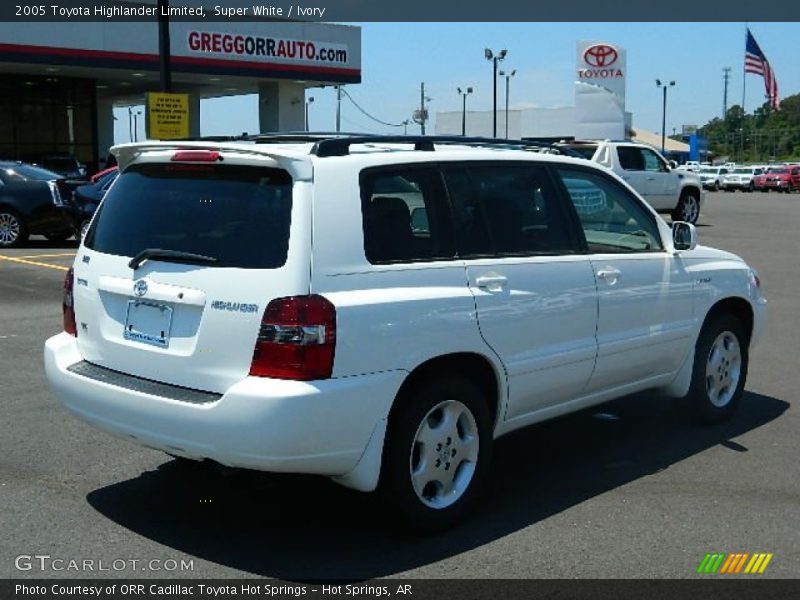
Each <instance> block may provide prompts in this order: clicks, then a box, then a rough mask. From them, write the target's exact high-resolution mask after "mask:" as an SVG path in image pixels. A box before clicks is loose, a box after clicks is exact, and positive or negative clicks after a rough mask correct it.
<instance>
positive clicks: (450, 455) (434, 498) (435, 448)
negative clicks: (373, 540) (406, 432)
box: [409, 400, 479, 509]
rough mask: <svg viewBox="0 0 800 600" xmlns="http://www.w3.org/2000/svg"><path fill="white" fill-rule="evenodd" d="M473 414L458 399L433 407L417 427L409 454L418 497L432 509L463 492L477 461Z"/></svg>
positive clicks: (454, 499) (443, 504) (455, 498)
mask: <svg viewBox="0 0 800 600" xmlns="http://www.w3.org/2000/svg"><path fill="white" fill-rule="evenodd" d="M478 451H479V435H478V426H477V424H476V422H475V417H474V416H473V414H472V412H471V411H470V409H469V408H467V406H466V405H464V404H463V403H462V402H459V401H458V400H444V401H443V402H440V403H439V404H437V405H436V406H434V407H433V408H432V409H431V410H430V411H429V412H428V414H427V415H425V417H424V418H423V419H422V422H421V423H420V424H419V427H418V428H417V433H416V434H415V435H414V442H413V444H412V446H411V454H410V456H409V468H410V470H411V482H412V485H413V487H414V491H415V492H416V494H417V497H418V498H419V499H420V501H422V503H423V504H425V505H426V506H429V507H431V508H436V509H441V508H446V507H448V506H450V505H452V504H454V503H455V502H456V501H458V499H459V498H461V496H463V495H464V492H466V490H467V488H468V487H469V485H470V482H471V481H472V478H473V475H474V474H475V467H476V465H477V462H478Z"/></svg>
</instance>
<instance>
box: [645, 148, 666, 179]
mask: <svg viewBox="0 0 800 600" xmlns="http://www.w3.org/2000/svg"><path fill="white" fill-rule="evenodd" d="M639 150H640V152H641V153H642V155H643V156H644V170H645V171H655V172H656V173H666V172H668V171H669V169H667V165H666V164H665V163H664V161H663V160H661V158H659V156H658V154H656V153H655V152H653V151H652V150H650V149H648V148H640V149H639Z"/></svg>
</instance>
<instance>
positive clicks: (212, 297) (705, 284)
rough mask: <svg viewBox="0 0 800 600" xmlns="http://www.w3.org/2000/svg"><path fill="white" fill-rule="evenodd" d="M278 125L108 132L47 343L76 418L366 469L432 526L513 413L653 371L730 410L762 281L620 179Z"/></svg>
mask: <svg viewBox="0 0 800 600" xmlns="http://www.w3.org/2000/svg"><path fill="white" fill-rule="evenodd" d="M281 140H282V138H280V137H256V138H254V139H249V140H241V141H230V142H225V141H216V142H212V141H207V142H202V141H200V142H178V143H170V142H161V143H157V142H148V143H141V144H132V145H124V146H118V147H116V148H115V149H114V153H115V154H116V155H117V157H118V162H119V165H120V168H121V175H120V176H119V179H118V180H117V181H116V183H115V184H114V185H113V186H112V188H111V189H110V191H109V192H108V194H107V195H106V197H105V199H104V200H103V203H102V205H101V206H100V208H99V210H98V212H97V214H96V215H95V217H94V220H93V222H92V224H91V226H90V228H89V231H88V233H87V235H86V237H85V239H84V240H83V243H82V244H81V246H80V249H79V251H78V255H77V257H76V260H75V264H74V267H73V269H74V270H71V271H70V272H69V274H68V275H67V279H66V282H65V288H64V328H65V331H64V332H63V333H61V334H59V335H56V336H55V337H52V338H51V339H49V340H48V341H47V343H46V346H45V366H46V372H47V377H48V379H49V381H50V384H51V386H52V389H53V391H54V393H55V395H56V396H57V397H58V399H59V400H60V401H61V402H62V403H63V404H64V406H65V407H66V408H67V409H69V410H70V411H71V412H72V413H74V414H75V415H77V416H78V417H80V418H81V419H84V420H85V421H87V422H89V423H91V424H92V425H94V426H96V427H98V428H100V429H103V430H105V431H108V432H111V433H114V434H117V435H119V436H121V437H123V438H125V439H127V440H130V441H133V442H136V443H138V444H141V445H143V446H147V447H150V448H156V449H159V450H163V451H164V452H166V453H168V454H170V455H173V456H176V457H183V458H189V459H197V460H201V459H211V460H213V461H216V462H218V463H221V464H223V465H228V466H235V467H245V468H252V469H260V470H265V471H282V472H292V473H315V474H320V475H326V476H329V477H331V478H333V479H334V480H335V481H337V482H339V483H341V484H343V485H345V486H348V487H351V488H355V489H357V490H362V491H372V490H375V489H376V488H380V489H382V490H383V491H384V492H386V493H387V496H388V498H390V499H391V501H392V502H393V503H394V505H395V506H396V507H397V509H398V511H399V514H401V515H402V516H404V517H405V518H406V519H408V521H409V522H410V523H411V524H412V525H413V526H415V527H417V528H421V529H434V528H439V527H444V526H447V525H449V524H451V523H453V522H454V521H455V520H457V519H458V518H460V517H461V516H462V515H463V513H464V512H465V511H466V510H467V509H468V508H469V507H470V506H471V505H472V504H473V502H474V500H475V499H476V497H477V495H478V494H479V492H480V491H481V489H482V488H483V487H484V485H485V483H486V480H487V472H488V469H489V466H490V456H491V449H492V442H493V439H495V438H497V437H499V436H501V435H504V434H506V433H508V432H510V431H513V430H515V429H518V428H520V427H523V426H526V425H530V424H532V423H537V422H540V421H543V420H546V419H550V418H553V417H556V416H558V415H562V414H565V413H569V412H572V411H576V410H579V409H582V408H585V407H588V406H591V405H595V404H598V403H601V402H605V401H607V400H610V399H612V398H616V397H619V396H623V395H626V394H630V393H633V392H637V391H641V390H648V389H653V390H656V389H657V390H659V392H660V393H664V394H668V395H670V396H673V397H676V398H680V399H681V403H682V406H684V408H685V409H686V410H687V411H688V412H689V413H690V414H692V415H694V416H695V417H697V418H698V419H699V420H702V421H705V422H717V421H721V420H723V419H727V418H729V417H730V416H731V415H732V414H733V412H734V410H735V409H736V406H737V404H738V403H739V400H740V397H741V394H742V389H743V387H744V384H745V377H746V374H747V365H748V351H749V348H750V346H751V345H752V344H753V343H754V342H755V341H756V340H757V339H758V337H759V336H760V335H761V332H762V331H763V330H764V324H765V318H766V301H765V300H764V298H763V297H762V295H761V293H760V289H759V286H760V284H759V280H758V277H757V276H756V274H755V273H754V272H753V270H752V269H750V268H749V267H748V266H747V265H746V264H745V263H744V262H743V261H742V259H740V258H739V257H737V256H734V255H732V254H729V253H727V252H723V251H720V250H714V249H711V248H705V247H701V246H696V243H695V240H696V237H695V229H694V227H693V226H692V225H690V224H688V223H681V222H679V223H675V224H674V225H673V228H672V229H670V227H669V226H667V225H666V224H665V223H664V221H663V220H662V219H661V218H660V217H659V216H658V214H657V213H656V212H655V211H654V210H653V209H652V208H650V207H649V206H648V205H647V204H646V203H645V202H644V201H643V200H642V199H641V198H640V197H639V196H638V195H637V194H636V193H635V192H634V191H633V189H632V188H631V187H630V186H629V185H627V184H626V183H625V182H624V181H622V180H621V179H620V178H618V177H617V176H615V175H614V174H613V173H610V172H609V171H607V170H606V169H603V168H602V167H600V166H598V165H595V164H593V163H590V162H587V161H585V160H581V159H574V158H569V157H564V156H555V155H546V154H541V153H534V152H528V151H523V150H522V149H510V148H508V147H507V146H505V147H491V144H490V143H489V142H488V141H486V142H485V143H481V142H475V141H473V142H470V141H468V140H466V141H458V140H457V139H456V140H453V139H452V138H441V139H439V138H418V139H415V138H394V137H387V138H381V137H363V138H355V137H354V138H331V139H320V140H317V141H315V140H314V139H311V141H303V139H302V138H300V139H299V140H297V141H294V142H292V143H289V142H285V141H281ZM276 142H280V143H276ZM695 246H696V247H695Z"/></svg>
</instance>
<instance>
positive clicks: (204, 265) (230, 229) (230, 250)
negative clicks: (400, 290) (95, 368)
mask: <svg viewBox="0 0 800 600" xmlns="http://www.w3.org/2000/svg"><path fill="white" fill-rule="evenodd" d="M186 154H187V153H184V154H183V155H181V156H184V157H185V156H186ZM188 154H189V155H191V156H190V157H189V158H188V159H186V160H183V159H181V160H177V161H176V160H175V158H180V157H181V156H179V155H176V154H175V153H174V152H171V153H169V154H167V153H164V152H161V153H159V154H158V156H156V157H153V156H151V157H150V158H149V159H148V160H147V161H144V162H143V161H142V160H141V159H140V160H139V161H138V162H136V163H134V164H132V165H130V166H129V167H128V168H127V169H126V170H125V171H124V172H123V173H122V174H121V175H120V176H119V179H118V180H117V182H116V183H115V184H114V185H113V186H112V188H111V190H110V191H109V192H108V194H107V195H106V197H105V199H104V200H103V203H102V204H101V206H100V208H99V209H98V212H97V216H96V217H95V219H94V221H93V223H92V227H91V229H90V230H89V232H88V234H87V236H86V239H85V240H84V245H83V246H82V247H81V249H80V252H79V253H78V257H77V259H76V263H75V286H74V298H75V300H74V301H75V314H76V320H77V329H78V347H79V350H80V352H81V354H82V355H83V357H84V358H85V359H86V360H87V361H89V362H91V363H94V364H97V365H100V366H103V367H107V368H109V369H113V370H115V371H120V372H123V373H129V374H132V375H136V376H139V377H143V378H146V379H150V380H154V381H160V382H165V383H171V384H174V385H179V386H183V387H189V388H194V389H200V390H208V391H213V392H224V391H225V390H226V389H228V388H229V387H230V386H231V385H232V384H234V383H236V382H237V381H240V380H241V379H242V378H244V377H246V376H247V374H248V373H249V370H250V365H251V362H252V358H253V350H254V347H255V342H256V338H257V336H258V333H259V327H260V322H261V317H262V314H263V312H264V309H265V307H266V305H267V304H268V303H269V301H270V300H272V299H274V298H278V297H284V296H292V295H300V294H307V293H308V292H309V261H310V244H311V234H310V229H309V227H310V225H309V224H310V219H309V218H308V216H307V215H308V209H309V208H308V206H307V202H306V201H305V200H306V198H305V197H304V196H303V195H302V194H301V193H300V192H296V191H295V188H297V187H298V186H297V185H296V184H295V183H294V182H293V180H292V176H291V175H290V173H289V172H288V171H287V170H285V169H284V168H281V166H280V165H279V164H278V163H277V162H275V161H274V160H271V159H268V158H267V157H263V158H258V159H254V158H252V157H251V158H237V156H236V155H235V154H233V155H226V156H222V155H218V154H217V153H207V156H208V158H203V154H202V153H196V152H195V153H192V152H190V153H188ZM198 154H199V157H200V158H199V162H198ZM299 187H300V188H301V189H304V188H302V186H299ZM148 250H149V252H146V251H148ZM170 254H171V255H173V256H168V255H170ZM137 255H138V258H137V260H136V261H133V262H132V259H133V258H134V257H137Z"/></svg>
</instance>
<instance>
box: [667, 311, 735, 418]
mask: <svg viewBox="0 0 800 600" xmlns="http://www.w3.org/2000/svg"><path fill="white" fill-rule="evenodd" d="M748 341H749V340H748V338H747V334H746V333H745V330H744V327H743V326H742V323H741V321H740V320H739V319H737V318H736V317H734V316H733V315H729V314H723V315H718V316H715V317H711V319H710V320H709V321H707V322H706V323H705V325H703V329H702V331H701V332H700V336H699V337H698V339H697V344H696V345H695V356H694V368H693V370H692V382H691V386H690V387H689V392H688V393H687V394H686V396H684V397H683V399H682V404H683V408H684V411H685V412H686V413H687V414H688V415H689V416H690V417H691V418H692V419H693V420H695V421H698V422H700V423H706V424H711V423H720V422H722V421H727V420H728V419H730V418H731V417H732V416H733V414H734V412H736V408H737V407H738V406H739V401H740V400H741V397H742V392H743V390H744V384H745V380H746V379H747V366H748V361H749V354H748Z"/></svg>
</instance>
